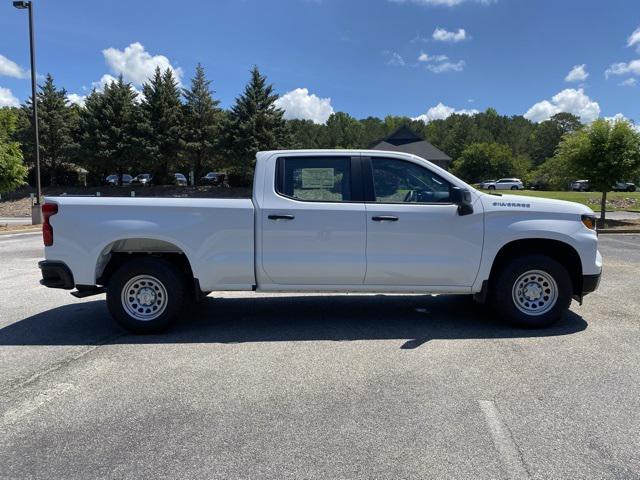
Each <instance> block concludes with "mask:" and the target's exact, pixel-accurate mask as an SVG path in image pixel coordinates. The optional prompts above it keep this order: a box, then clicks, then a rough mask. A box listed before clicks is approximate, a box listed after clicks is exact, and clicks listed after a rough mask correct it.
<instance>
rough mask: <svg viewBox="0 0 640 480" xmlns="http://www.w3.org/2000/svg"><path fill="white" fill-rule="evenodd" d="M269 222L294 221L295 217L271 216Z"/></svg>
mask: <svg viewBox="0 0 640 480" xmlns="http://www.w3.org/2000/svg"><path fill="white" fill-rule="evenodd" d="M268 218H269V220H293V219H294V218H296V217H294V216H293V215H269V217H268Z"/></svg>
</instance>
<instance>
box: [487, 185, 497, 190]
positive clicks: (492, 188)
mask: <svg viewBox="0 0 640 480" xmlns="http://www.w3.org/2000/svg"><path fill="white" fill-rule="evenodd" d="M495 189H496V187H495V186H493V185H489V186H488V187H487V190H495Z"/></svg>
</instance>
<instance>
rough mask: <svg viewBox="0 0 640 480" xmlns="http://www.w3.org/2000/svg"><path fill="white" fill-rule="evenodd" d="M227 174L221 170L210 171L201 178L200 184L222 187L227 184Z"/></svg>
mask: <svg viewBox="0 0 640 480" xmlns="http://www.w3.org/2000/svg"><path fill="white" fill-rule="evenodd" d="M226 177H227V175H226V174H225V173H220V172H209V173H207V174H206V175H205V176H204V177H202V178H201V179H200V185H213V186H214V187H220V186H222V185H224V184H225V180H226Z"/></svg>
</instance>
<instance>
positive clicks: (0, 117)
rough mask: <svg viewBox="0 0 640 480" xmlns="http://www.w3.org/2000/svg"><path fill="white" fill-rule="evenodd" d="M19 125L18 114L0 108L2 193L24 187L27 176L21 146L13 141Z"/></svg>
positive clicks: (0, 184) (0, 178)
mask: <svg viewBox="0 0 640 480" xmlns="http://www.w3.org/2000/svg"><path fill="white" fill-rule="evenodd" d="M17 124H18V114H17V112H15V111H13V109H10V108H0V193H4V192H10V191H12V190H15V189H16V188H18V187H19V186H20V185H24V183H25V181H24V180H25V178H26V176H27V167H26V166H25V165H24V162H23V161H22V151H21V150H20V144H19V143H18V142H15V141H13V140H12V136H13V134H14V133H15V131H16V128H17Z"/></svg>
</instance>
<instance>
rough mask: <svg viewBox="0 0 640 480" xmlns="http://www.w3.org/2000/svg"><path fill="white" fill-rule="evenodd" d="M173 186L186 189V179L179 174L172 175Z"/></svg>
mask: <svg viewBox="0 0 640 480" xmlns="http://www.w3.org/2000/svg"><path fill="white" fill-rule="evenodd" d="M173 184H174V185H177V186H178V187H186V186H187V177H185V176H184V175H183V174H181V173H174V174H173Z"/></svg>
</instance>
